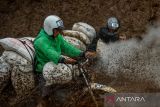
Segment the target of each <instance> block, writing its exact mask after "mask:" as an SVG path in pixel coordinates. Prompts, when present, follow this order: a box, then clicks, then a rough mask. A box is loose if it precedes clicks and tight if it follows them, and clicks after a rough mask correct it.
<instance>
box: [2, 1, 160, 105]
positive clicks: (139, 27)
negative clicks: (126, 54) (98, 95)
mask: <svg viewBox="0 0 160 107" xmlns="http://www.w3.org/2000/svg"><path fill="white" fill-rule="evenodd" d="M159 7H160V2H159V0H134V1H133V0H106V1H104V0H85V1H84V0H25V1H24V0H0V19H1V20H0V35H1V36H0V38H4V37H22V36H33V37H35V36H36V34H37V33H38V31H39V29H40V28H41V27H42V24H43V20H44V18H45V17H46V16H48V15H50V14H56V15H58V16H60V17H61V18H62V19H63V20H64V24H65V28H66V29H71V28H72V25H73V24H74V23H75V22H79V21H82V22H86V23H88V24H90V25H92V26H93V27H94V28H95V29H96V30H97V31H98V30H99V28H100V27H101V26H105V24H106V19H107V18H108V17H110V16H116V17H118V18H119V19H120V21H121V28H120V30H119V32H120V34H122V35H123V34H125V35H126V36H127V37H133V36H140V35H141V34H142V33H144V32H145V30H146V26H148V25H152V24H154V22H155V21H159V16H160V8H159ZM0 50H1V49H0ZM97 80H98V81H101V80H100V79H97ZM111 81H112V80H111V79H108V80H106V82H107V83H110V82H111ZM103 82H105V81H103ZM112 86H113V87H114V88H116V89H118V90H119V92H155V91H158V90H152V89H149V85H147V83H146V84H144V86H140V85H138V83H131V82H127V81H124V83H118V81H117V83H116V84H113V85H112ZM84 103H85V102H84ZM87 107H88V106H87Z"/></svg>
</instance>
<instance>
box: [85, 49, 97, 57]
mask: <svg viewBox="0 0 160 107" xmlns="http://www.w3.org/2000/svg"><path fill="white" fill-rule="evenodd" d="M85 57H86V58H88V59H92V58H96V57H97V54H96V51H93V52H91V51H87V52H85Z"/></svg>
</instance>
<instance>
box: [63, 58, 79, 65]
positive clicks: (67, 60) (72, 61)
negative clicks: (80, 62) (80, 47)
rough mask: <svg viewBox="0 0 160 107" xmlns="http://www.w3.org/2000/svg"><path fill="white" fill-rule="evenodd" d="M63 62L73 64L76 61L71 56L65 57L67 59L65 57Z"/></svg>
mask: <svg viewBox="0 0 160 107" xmlns="http://www.w3.org/2000/svg"><path fill="white" fill-rule="evenodd" d="M64 63H65V64H75V63H77V60H75V59H72V58H67V59H65V61H64Z"/></svg>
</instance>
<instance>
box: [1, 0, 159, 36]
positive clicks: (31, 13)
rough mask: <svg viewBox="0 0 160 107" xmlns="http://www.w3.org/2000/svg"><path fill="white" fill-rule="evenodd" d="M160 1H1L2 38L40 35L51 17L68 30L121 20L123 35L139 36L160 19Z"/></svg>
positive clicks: (99, 25) (97, 26)
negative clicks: (61, 21) (53, 15)
mask: <svg viewBox="0 0 160 107" xmlns="http://www.w3.org/2000/svg"><path fill="white" fill-rule="evenodd" d="M159 7H160V3H159V1H158V0H141V1H139V0H134V1H132V0H107V1H104V0H85V1H84V0H25V1H24V0H1V1H0V18H1V20H0V35H1V36H0V38H3V37H7V36H10V37H17V36H36V34H37V33H38V31H39V29H40V28H41V25H42V23H43V20H44V18H45V17H46V16H48V15H50V14H56V15H58V16H60V17H61V18H62V19H63V20H64V23H65V27H66V29H71V27H72V25H73V24H74V23H75V22H79V21H83V22H86V23H88V24H90V25H92V26H93V27H94V28H96V30H97V31H98V30H99V28H100V27H101V26H105V24H106V19H107V18H108V17H110V16H116V17H118V18H119V19H120V21H121V28H120V34H126V35H127V36H129V37H130V36H137V35H139V34H141V33H142V32H144V31H145V29H146V28H145V27H146V26H147V25H149V24H152V23H153V22H154V21H155V20H158V18H159V16H160V8H159Z"/></svg>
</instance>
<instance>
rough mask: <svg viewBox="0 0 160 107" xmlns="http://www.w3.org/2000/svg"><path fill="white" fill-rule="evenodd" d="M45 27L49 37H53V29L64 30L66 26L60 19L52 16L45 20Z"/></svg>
mask: <svg viewBox="0 0 160 107" xmlns="http://www.w3.org/2000/svg"><path fill="white" fill-rule="evenodd" d="M43 27H44V31H45V32H46V33H47V34H48V35H53V29H55V28H60V29H63V28H64V25H63V21H62V20H61V18H60V17H58V16H56V15H50V16H48V17H46V19H45V20H44V23H43Z"/></svg>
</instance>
